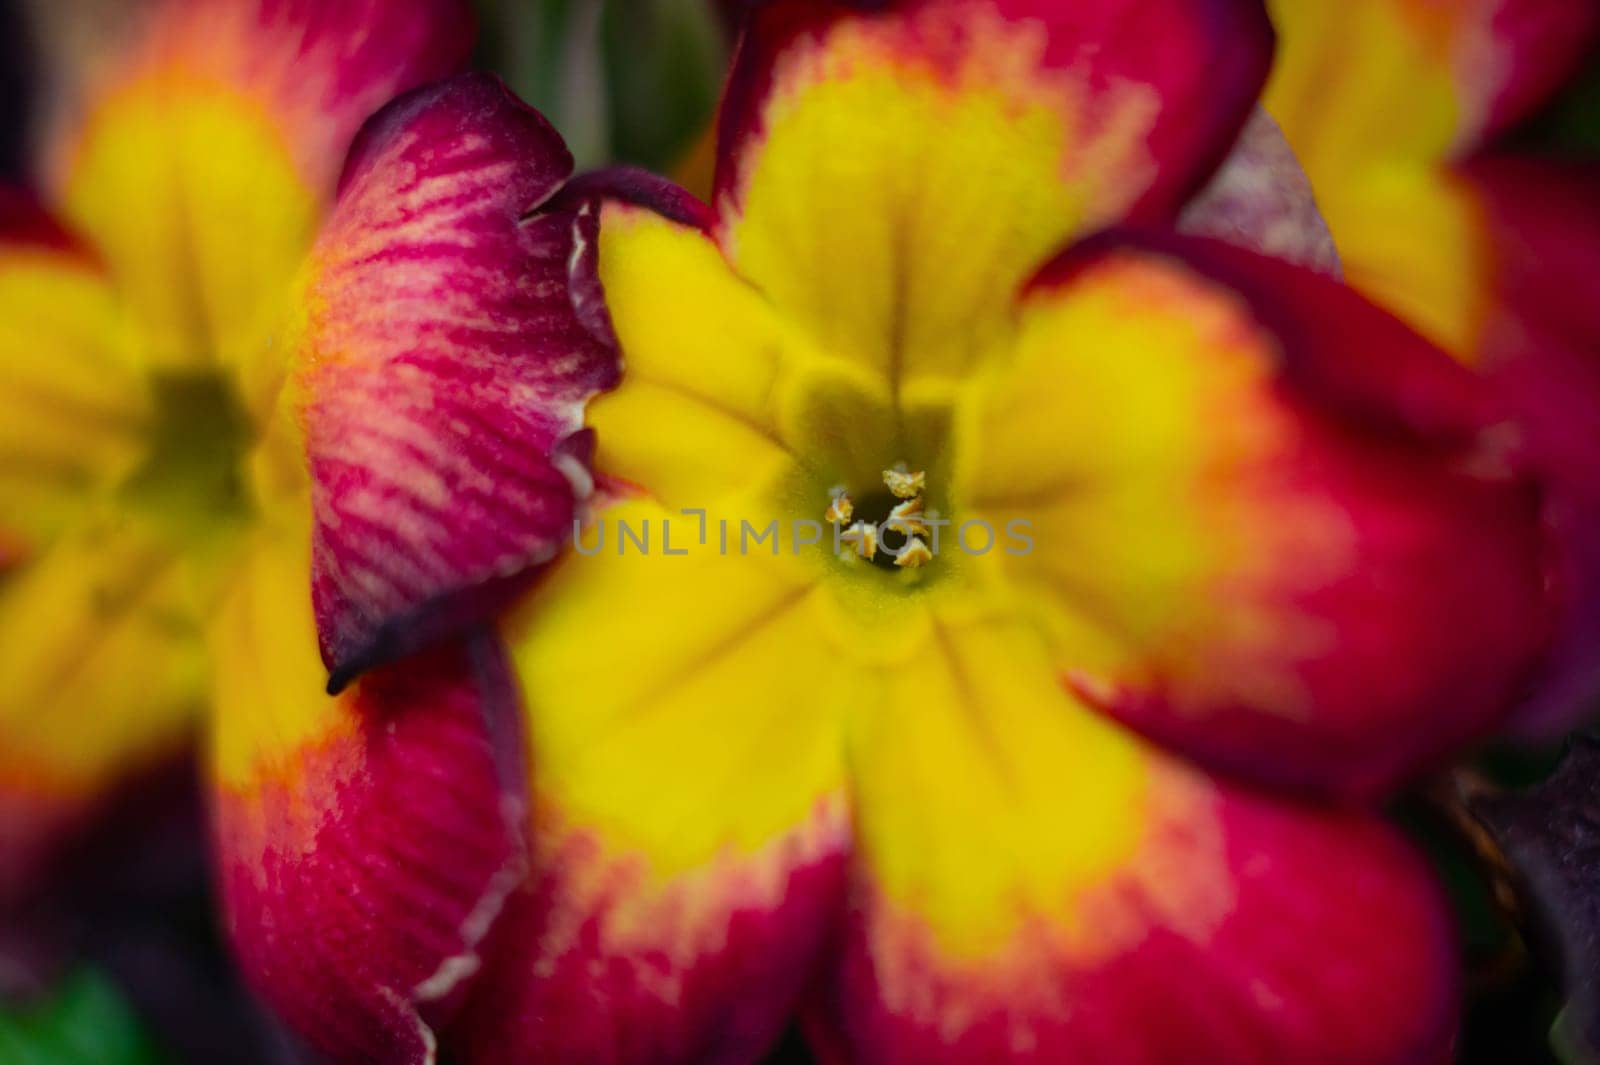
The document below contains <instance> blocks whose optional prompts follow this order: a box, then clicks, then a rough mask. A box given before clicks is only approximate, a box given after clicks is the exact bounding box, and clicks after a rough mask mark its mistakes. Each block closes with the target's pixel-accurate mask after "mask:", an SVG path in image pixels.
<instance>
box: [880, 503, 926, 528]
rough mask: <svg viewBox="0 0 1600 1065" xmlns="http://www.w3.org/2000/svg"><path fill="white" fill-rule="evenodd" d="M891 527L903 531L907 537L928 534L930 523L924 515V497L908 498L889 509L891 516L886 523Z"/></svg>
mask: <svg viewBox="0 0 1600 1065" xmlns="http://www.w3.org/2000/svg"><path fill="white" fill-rule="evenodd" d="M884 524H885V525H887V526H888V527H889V528H891V529H894V530H897V531H898V532H900V533H903V534H904V535H905V536H906V537H908V538H910V537H914V536H927V535H928V532H929V526H928V523H927V522H926V521H925V520H924V519H923V517H922V497H921V496H918V497H916V498H915V499H908V500H906V501H905V502H904V503H897V504H896V505H895V506H894V508H893V509H892V510H890V511H889V518H888V520H887V521H886V522H885V523H884Z"/></svg>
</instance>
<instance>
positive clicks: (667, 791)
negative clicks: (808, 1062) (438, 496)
mask: <svg viewBox="0 0 1600 1065" xmlns="http://www.w3.org/2000/svg"><path fill="white" fill-rule="evenodd" d="M668 515H669V512H668V511H666V510H664V509H663V508H661V507H660V506H658V505H656V504H653V503H649V502H644V501H640V500H635V501H632V502H625V503H618V504H616V505H614V506H611V507H609V508H607V509H605V510H603V511H601V512H600V513H599V515H598V517H597V522H598V527H599V528H601V529H604V530H606V535H607V537H608V539H607V540H606V543H605V546H604V548H603V550H600V551H598V552H595V553H593V554H588V555H580V554H578V553H577V552H576V551H569V553H568V554H567V555H566V556H564V557H563V558H562V560H561V561H559V562H557V563H555V564H554V565H553V566H552V567H551V568H550V569H549V570H548V571H547V572H546V573H545V575H544V576H543V577H542V578H541V580H540V583H539V585H538V586H537V587H536V589H535V590H534V591H533V592H532V593H531V594H530V595H529V596H528V597H527V599H526V600H525V601H524V602H523V603H522V604H521V605H520V606H519V607H518V608H517V610H516V612H515V613H514V614H513V615H512V616H511V618H510V619H509V620H508V621H507V623H506V626H505V631H506V633H507V637H508V640H509V642H510V644H511V646H512V653H513V660H514V662H515V666H516V671H517V674H518V676H519V678H520V679H521V681H522V689H523V693H524V696H525V698H526V701H527V707H528V716H529V721H530V743H531V750H532V752H533V753H532V762H533V764H532V774H533V776H532V779H533V786H534V788H535V792H536V804H535V820H534V829H535V834H536V843H535V848H536V849H535V858H534V868H535V876H534V879H533V881H532V883H531V885H530V888H529V891H528V893H527V894H526V895H525V896H523V897H522V898H520V899H519V900H518V910H517V914H516V916H515V917H514V918H512V919H511V920H510V921H509V923H508V924H507V925H506V927H505V929H504V931H503V933H501V934H499V935H498V937H497V948H496V960H495V962H494V963H493V968H492V970H491V972H490V973H489V975H488V976H487V977H486V978H485V980H484V981H483V983H482V984H481V985H480V987H481V989H482V990H481V993H479V994H478V995H477V998H476V1000H475V1001H474V1004H473V1006H472V1011H471V1013H470V1015H468V1016H467V1017H465V1018H464V1020H463V1022H462V1024H460V1025H459V1026H458V1029H457V1032H458V1034H459V1038H460V1040H461V1041H462V1043H463V1044H464V1046H465V1047H466V1051H465V1053H464V1056H463V1060H465V1061H469V1062H472V1063H475V1065H482V1063H491V1062H507V1063H509V1062H521V1061H528V1060H552V1061H606V1062H611V1063H613V1065H625V1063H637V1065H672V1063H681V1065H690V1063H693V1065H701V1063H725V1065H731V1063H735V1062H741V1063H743V1062H753V1061H755V1060H756V1059H757V1058H758V1057H759V1056H760V1055H761V1054H762V1053H763V1052H764V1050H765V1049H766V1048H767V1047H768V1046H769V1045H770V1044H771V1043H773V1042H774V1041H775V1040H776V1039H777V1037H778V1035H779V1034H780V1032H781V1031H782V1029H783V1026H784V1024H785V1023H786V1020H787V1018H788V1016H789V1014H790V1012H791V1010H792V1009H793V1006H794V1003H795V1000H796V999H797V997H798V995H799V993H800V990H801V987H802V985H803V984H804V982H805V980H806V979H807V977H808V975H809V974H810V973H811V972H812V969H813V963H814V962H815V960H816V959H817V958H818V956H819V954H820V951H821V950H822V948H823V946H824V941H825V935H824V933H825V932H826V930H827V928H828V927H829V926H830V924H831V921H832V919H833V917H835V916H836V914H837V904H838V902H839V901H840V898H841V894H840V892H841V890H842V886H843V879H842V866H843V858H842V853H843V849H844V847H845V845H846V838H847V823H846V822H847V817H846V814H845V811H844V807H843V803H842V795H843V790H844V787H843V778H842V773H843V765H842V763H841V760H840V754H841V749H842V744H841V742H840V740H839V733H838V726H839V718H838V716H837V714H836V712H835V711H836V709H837V708H838V706H839V704H838V703H837V701H836V700H835V699H834V698H833V695H834V693H836V692H837V691H838V690H839V689H837V688H836V687H835V686H834V685H833V683H832V678H833V677H835V676H836V675H837V673H838V670H837V669H836V668H835V666H836V663H837V656H836V655H834V654H833V652H832V648H831V647H830V646H829V645H827V644H826V643H825V642H824V641H822V640H820V639H819V638H818V637H817V636H816V633H815V629H816V625H815V619H814V617H813V615H814V611H815V609H816V603H815V601H814V600H813V599H812V597H811V595H810V594H809V590H808V589H807V588H806V587H805V586H804V585H802V584H794V583H789V582H786V581H784V580H783V579H782V578H781V576H779V575H777V574H776V572H775V571H773V570H771V569H770V568H767V567H764V566H763V565H762V563H763V562H764V561H770V560H769V559H762V558H746V557H741V556H739V555H737V554H732V553H729V554H723V553H722V552H720V551H719V550H718V548H717V537H716V535H715V534H714V533H713V534H712V535H711V536H709V537H708V538H707V540H706V542H705V543H703V544H702V543H700V542H699V539H698V538H697V535H696V532H697V522H696V520H695V519H693V518H685V517H683V516H680V515H676V514H673V515H672V525H671V530H670V532H667V533H663V531H662V529H663V526H662V523H663V522H665V521H666V520H667V518H668ZM623 523H628V524H629V526H630V527H631V528H633V529H634V530H635V531H637V530H638V529H640V528H643V527H644V525H645V523H649V527H650V529H651V534H650V535H652V536H654V537H661V536H667V537H669V539H668V540H667V541H666V542H664V543H663V542H662V541H660V540H656V539H653V540H652V545H653V551H655V552H662V551H667V550H670V552H671V553H673V555H674V557H666V556H665V555H663V554H659V553H657V554H641V553H638V552H637V551H635V550H634V549H633V548H631V547H630V548H627V549H626V552H625V553H619V550H620V549H619V547H618V546H617V541H615V540H614V537H615V536H616V535H617V532H618V530H619V529H620V527H621V525H622V524H623ZM586 535H587V537H590V538H592V537H593V536H594V535H595V531H594V530H590V531H589V533H588V534H586ZM580 542H582V541H581V540H580ZM590 547H592V541H591V543H590ZM586 550H588V549H587V548H586ZM678 552H686V555H685V556H682V557H679V556H678V555H677V553H678ZM621 604H626V607H625V609H619V605H621ZM619 664H625V665H621V666H620V667H619ZM552 1018H560V1020H559V1023H552Z"/></svg>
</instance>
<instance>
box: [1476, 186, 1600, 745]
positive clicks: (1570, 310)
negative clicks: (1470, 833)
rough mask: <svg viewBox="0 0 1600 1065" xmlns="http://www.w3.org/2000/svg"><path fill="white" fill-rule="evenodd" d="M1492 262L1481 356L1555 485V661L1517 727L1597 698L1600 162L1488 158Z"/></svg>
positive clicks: (1591, 707) (1485, 198)
mask: <svg viewBox="0 0 1600 1065" xmlns="http://www.w3.org/2000/svg"><path fill="white" fill-rule="evenodd" d="M1461 174H1462V176H1463V177H1464V179H1465V180H1466V181H1468V182H1469V183H1470V184H1471V187H1472V188H1473V190H1474V192H1475V193H1476V195H1477V198H1478V200H1479V202H1480V203H1481V204H1482V205H1483V209H1484V212H1485V219H1486V227H1487V233H1488V241H1487V243H1488V246H1489V249H1490V255H1489V258H1490V262H1491V263H1492V270H1493V274H1492V289H1491V291H1490V293H1489V311H1488V318H1487V322H1486V325H1485V328H1484V331H1483V334H1482V340H1481V350H1480V354H1479V358H1480V360H1481V363H1482V366H1483V369H1484V371H1485V372H1486V373H1487V374H1488V375H1489V377H1490V380H1491V381H1492V382H1493V384H1494V386H1495V388H1496V389H1497V390H1498V391H1499V392H1500V393H1501V394H1502V395H1503V396H1504V397H1505V398H1506V400H1507V403H1508V404H1509V405H1510V406H1511V407H1512V409H1513V410H1514V411H1515V413H1516V415H1517V419H1518V429H1519V432H1520V434H1521V436H1522V438H1523V440H1524V442H1525V444H1526V446H1527V448H1528V449H1529V451H1530V453H1531V458H1532V461H1533V462H1534V463H1535V464H1537V466H1538V467H1539V470H1540V473H1541V474H1542V475H1543V477H1544V479H1545V483H1546V486H1547V490H1546V500H1545V523H1546V525H1547V526H1548V528H1549V530H1550V532H1551V535H1552V536H1553V538H1554V540H1555V546H1556V551H1557V556H1558V557H1557V569H1558V576H1559V578H1560V581H1561V592H1562V598H1563V604H1562V605H1563V612H1562V618H1561V622H1560V627H1559V629H1558V632H1557V637H1556V643H1555V647H1554V650H1553V653H1552V655H1551V659H1550V662H1549V663H1548V668H1547V669H1546V670H1545V672H1544V673H1543V675H1542V676H1541V678H1540V683H1539V685H1538V687H1537V688H1536V690H1535V691H1534V692H1533V693H1532V695H1531V697H1530V698H1529V700H1528V702H1527V703H1526V705H1525V706H1524V707H1523V708H1521V709H1520V710H1519V711H1518V713H1517V716H1516V717H1515V719H1514V720H1513V722H1512V724H1513V727H1514V728H1515V729H1517V730H1519V731H1522V732H1525V733H1528V734H1532V735H1541V734H1542V735H1552V734H1559V733H1561V732H1564V731H1567V730H1568V729H1571V728H1572V727H1574V726H1575V725H1577V724H1578V723H1580V722H1581V721H1582V720H1584V719H1585V718H1586V717H1592V716H1593V715H1594V713H1595V709H1596V707H1595V699H1596V697H1597V696H1600V534H1597V532H1596V530H1597V529H1600V168H1596V167H1594V166H1588V167H1581V166H1570V165H1569V166H1561V165H1556V164H1551V163H1538V162H1530V161H1523V160H1509V159H1481V160H1477V161H1474V162H1472V163H1469V164H1467V165H1466V166H1465V167H1463V168H1461Z"/></svg>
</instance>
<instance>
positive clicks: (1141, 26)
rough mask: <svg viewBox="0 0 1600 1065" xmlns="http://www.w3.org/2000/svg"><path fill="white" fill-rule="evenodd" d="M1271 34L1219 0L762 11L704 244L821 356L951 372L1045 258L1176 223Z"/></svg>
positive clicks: (971, 1) (741, 59)
mask: <svg viewBox="0 0 1600 1065" xmlns="http://www.w3.org/2000/svg"><path fill="white" fill-rule="evenodd" d="M869 8H870V9H871V10H868V9H869ZM1270 48H1271V31H1270V28H1269V27H1268V25H1267V23H1266V19H1265V14H1264V12H1263V11H1261V10H1260V9H1259V7H1258V6H1256V5H1253V4H1251V3H1245V2H1233V0H1215V2H1213V0H1205V2H1192V0H1182V2H1178V0H1115V2H1111V3H1098V4H1056V3H1040V2H1038V0H1004V2H987V0H903V2H896V3H887V4H870V5H869V4H850V3H840V2H824V3H812V2H800V0H781V2H776V3H768V4H764V5H760V6H758V7H757V8H755V9H754V11H753V12H752V14H751V15H750V19H749V22H748V23H747V29H746V32H745V35H744V38H743V42H742V44H741V46H740V49H739V54H738V56H737V58H736V60H735V65H734V69H733V73H732V76H731V81H730V83H729V88H728V91H727V95H726V97H725V99H724V103H723V108H722V114H721V118H720V143H719V159H718V164H717V178H716V195H717V207H718V210H719V212H720V214H721V216H722V218H721V223H720V230H719V235H720V239H721V240H722V242H723V244H724V246H725V248H726V250H727V252H728V256H729V258H730V260H731V261H732V262H733V263H734V265H735V267H736V268H737V270H738V272H739V273H740V274H741V275H742V276H744V277H745V278H746V279H748V280H749V281H750V282H752V283H753V284H754V285H755V286H756V287H757V288H758V289H760V290H761V291H762V292H764V293H765V294H766V295H767V297H768V298H770V299H771V300H772V302H773V303H774V304H775V305H776V306H778V307H780V308H782V309H783V311H784V312H785V313H788V314H790V315H791V316H792V317H793V318H794V319H795V321H796V322H797V324H799V325H800V326H801V327H803V328H805V329H807V330H809V331H810V332H811V334H812V335H813V336H814V338H815V339H816V340H817V342H818V344H819V345H820V346H821V347H822V348H823V349H825V350H827V351H829V352H830V353H833V354H835V355H838V356H840V357H842V358H846V359H851V360H854V361H857V362H860V363H864V364H867V365H869V366H872V367H874V368H876V369H879V370H881V371H883V372H884V373H885V374H886V375H887V376H889V377H890V378H891V380H892V381H894V382H895V383H896V384H898V383H899V382H900V380H901V379H909V378H912V377H916V376H921V375H927V376H939V377H948V376H951V375H954V374H959V373H961V372H963V371H965V370H967V369H968V368H970V367H971V366H972V365H973V364H974V363H976V362H978V361H980V360H981V359H982V358H983V357H985V356H986V355H987V354H989V353H990V351H991V349H992V348H993V347H994V346H995V345H996V343H997V342H998V341H999V340H1000V339H1001V338H1002V337H1003V335H1004V334H1005V331H1006V328H1007V322H1008V317H1009V308H1010V293H1011V291H1012V289H1013V287H1014V285H1015V284H1017V283H1019V282H1021V281H1022V280H1023V279H1024V278H1025V277H1026V276H1027V274H1028V273H1029V272H1031V270H1032V269H1033V268H1034V267H1035V266H1036V265H1037V264H1038V263H1039V261H1040V260H1041V259H1043V258H1044V257H1045V256H1046V255H1047V254H1048V253H1050V252H1051V251H1053V250H1055V249H1056V248H1057V247H1059V246H1060V245H1061V244H1062V243H1063V242H1065V241H1066V240H1068V239H1069V238H1071V237H1072V236H1074V235H1075V234H1077V233H1080V232H1082V231H1084V230H1086V229H1091V228H1097V227H1099V226H1102V225H1105V224H1106V223H1108V222H1113V221H1116V220H1118V219H1120V218H1123V217H1127V216H1130V215H1131V216H1138V217H1144V218H1152V219H1159V220H1162V221H1165V220H1168V219H1170V218H1171V217H1173V216H1174V215H1175V213H1176V211H1177V209H1178V208H1179V207H1180V206H1181V205H1182V203H1183V202H1184V201H1185V200H1186V199H1187V198H1188V197H1189V195H1190V194H1192V193H1193V192H1194V191H1196V189H1197V188H1198V186H1199V185H1200V184H1202V183H1203V182H1204V181H1205V180H1206V179H1207V178H1208V177H1209V176H1210V173H1211V171H1212V169H1213V168H1214V167H1215V166H1216V164H1217V163H1218V162H1220V161H1221V159H1222V157H1223V155H1224V154H1226V152H1227V151H1228V149H1229V148H1230V147H1231V145H1232V143H1233V140H1234V137H1235V135H1236V134H1237V133H1238V131H1239V129H1240V127H1241V126H1242V125H1243V123H1244V120H1245V118H1246V116H1247V115H1248V114H1249V109H1250V107H1251V105H1252V104H1253V103H1254V100H1255V96H1256V93H1257V90H1258V89H1259V87H1260V85H1261V84H1262V81H1263V79H1264V77H1265V70H1266V65H1267V62H1268V60H1269V56H1270Z"/></svg>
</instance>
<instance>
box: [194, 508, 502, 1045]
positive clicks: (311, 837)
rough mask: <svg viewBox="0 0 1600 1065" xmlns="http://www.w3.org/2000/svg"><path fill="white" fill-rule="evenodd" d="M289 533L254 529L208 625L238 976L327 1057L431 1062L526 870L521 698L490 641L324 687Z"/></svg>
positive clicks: (214, 764) (297, 549)
mask: <svg viewBox="0 0 1600 1065" xmlns="http://www.w3.org/2000/svg"><path fill="white" fill-rule="evenodd" d="M308 565H309V557H308V547H307V538H306V536H305V532H304V530H303V529H300V530H298V531H296V532H294V533H292V534H291V533H288V532H286V531H284V530H280V529H276V528H272V527H267V528H264V529H263V530H261V531H260V532H259V533H258V535H257V537H256V538H255V540H254V541H253V542H252V545H251V548H250V551H249V554H248V556H247V557H246V559H245V561H244V563H243V568H242V571H241V573H240V576H239V578H238V580H237V581H236V582H235V584H234V586H233V587H232V588H231V589H230V595H229V597H228V598H227V600H226V601H225V603H224V604H223V607H222V609H221V611H220V612H219V615H218V617H217V620H216V622H215V623H214V627H213V631H212V634H211V635H212V644H213V646H212V653H213V656H214V659H215V665H216V680H215V682H214V685H213V687H214V693H213V701H214V705H215V711H216V712H215V714H214V718H213V729H212V741H211V775H212V784H211V786H212V789H213V808H214V818H215V835H216V851H217V856H218V861H219V866H220V883H221V890H222V895H223V906H224V912H225V915H226V918H227V924H228V928H229V932H230V935H231V938H232V940H233V945H234V949H235V952H236V954H237V956H238V959H239V962H240V964H241V966H242V967H243V969H244V972H245V974H246V976H247V977H248V978H249V979H250V981H251V982H252V983H253V984H254V985H255V986H256V987H257V988H258V989H259V990H260V991H261V993H262V994H263V995H264V996H265V997H266V998H267V1000H268V1001H270V1002H271V1003H272V1004H273V1005H274V1006H275V1007H276V1008H277V1009H278V1010H279V1011H280V1012H281V1013H282V1015H283V1017H284V1019H285V1020H286V1021H288V1022H289V1023H290V1024H291V1025H292V1026H293V1027H295V1028H296V1029H298V1030H299V1031H300V1032H301V1033H302V1034H303V1035H304V1036H305V1037H306V1039H307V1040H308V1041H309V1042H311V1043H313V1044H314V1045H315V1046H316V1047H318V1048H319V1049H320V1050H322V1051H323V1052H325V1053H328V1054H330V1055H332V1056H334V1057H335V1058H336V1059H338V1060H341V1061H384V1062H396V1063H421V1062H432V1061H433V1056H434V1045H435V1039H434V1035H433V1032H432V1026H433V1025H434V1024H437V1023H441V1022H442V1021H444V1020H447V1019H448V1017H449V1015H450V1014H451V1012H452V1011H453V1009H454V1008H455V1007H456V1006H457V1005H458V1004H459V1001H460V999H461V996H462V993H463V992H464V989H465V986H466V983H465V982H466V981H467V980H468V979H469V978H471V977H472V976H473V975H475V973H476V971H477V969H478V967H479V959H478V956H477V953H476V951H477V947H478V944H479V942H480V941H481V940H482V938H483V937H484V935H485V934H487V932H488V930H489V927H490V925H491V923H492V921H493V920H494V918H495V917H496V916H497V914H498V912H499V910H500V908H501V906H502V904H503V902H504V900H505V898H506V896H507V895H508V894H509V893H510V892H511V890H512V889H513V888H515V886H516V885H517V883H518V882H519V881H520V880H521V878H522V876H523V875H524V874H525V855H524V853H523V848H522V847H521V845H520V842H519V838H520V832H519V826H520V823H521V820H522V818H523V817H524V816H525V807H524V804H523V800H522V797H521V794H520V789H521V783H520V782H521V778H522V770H521V761H520V736H519V735H518V734H517V731H516V729H517V725H516V720H515V716H514V715H515V709H514V707H515V695H514V692H513V689H512V688H511V686H510V684H511V682H510V678H509V676H508V675H507V674H506V673H505V668H504V664H503V661H502V660H501V658H500V656H499V652H498V651H497V650H496V649H495V648H494V647H493V646H492V645H490V644H489V643H487V641H478V642H474V643H470V644H468V645H465V646H455V645H452V646H446V647H443V648H440V649H437V650H434V651H431V652H429V653H427V654H425V655H422V656H418V657H415V658H413V659H410V660H408V661H407V662H405V663H404V664H401V665H396V666H393V667H389V668H386V669H383V670H380V671H375V672H373V673H372V674H370V675H369V676H367V677H365V678H363V679H362V680H361V681H360V682H359V683H358V684H357V685H355V686H353V687H352V688H350V689H349V690H347V691H346V692H344V693H343V694H341V695H339V696H337V697H330V696H328V695H326V694H324V693H323V691H322V678H323V671H322V666H321V663H320V662H319V661H318V658H317V649H316V634H315V629H314V627H313V621H312V612H311V604H310V600H309V597H308V595H307V593H306V583H305V582H306V573H307V567H308Z"/></svg>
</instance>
